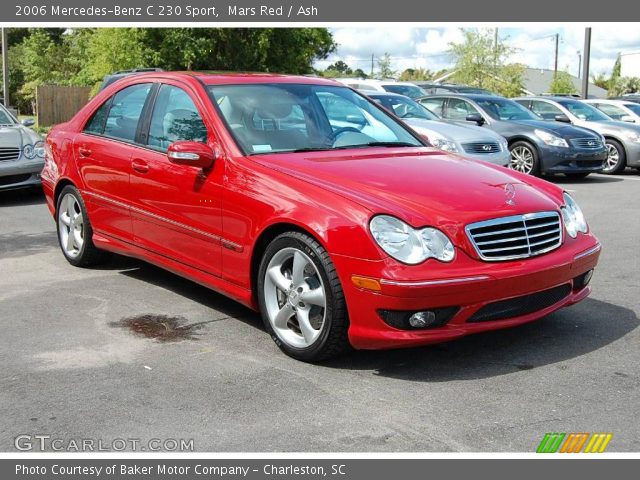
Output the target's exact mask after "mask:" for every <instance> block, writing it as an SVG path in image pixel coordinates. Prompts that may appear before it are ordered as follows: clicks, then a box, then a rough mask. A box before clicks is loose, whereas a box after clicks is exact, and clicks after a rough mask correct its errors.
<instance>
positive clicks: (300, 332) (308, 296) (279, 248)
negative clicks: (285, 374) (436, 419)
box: [257, 232, 349, 362]
mask: <svg viewBox="0 0 640 480" xmlns="http://www.w3.org/2000/svg"><path fill="white" fill-rule="evenodd" d="M257 296H258V302H259V305H260V313H261V315H262V319H263V321H264V324H265V327H266V329H267V331H268V332H269V334H270V335H271V338H273V340H274V342H276V344H277V345H278V347H280V349H281V350H282V351H283V352H284V353H286V354H287V355H289V356H290V357H293V358H295V359H297V360H302V361H306V362H318V361H322V360H326V359H328V358H332V357H336V356H338V355H340V354H342V353H344V352H345V351H347V350H348V349H349V340H348V337H347V330H348V326H349V321H348V318H347V309H346V304H345V300H344V293H343V291H342V286H341V284H340V280H339V278H338V274H337V272H336V269H335V267H334V265H333V262H332V261H331V259H330V258H329V254H328V253H327V251H326V250H325V249H324V248H323V247H322V246H321V245H320V244H319V243H318V242H317V241H315V240H314V239H313V238H312V237H310V236H309V235H306V234H304V233H300V232H287V233H283V234H281V235H279V236H278V237H276V238H275V239H274V240H273V241H272V242H271V243H270V244H269V246H268V247H267V249H266V251H265V253H264V255H263V257H262V260H261V262H260V268H259V271H258V281H257Z"/></svg>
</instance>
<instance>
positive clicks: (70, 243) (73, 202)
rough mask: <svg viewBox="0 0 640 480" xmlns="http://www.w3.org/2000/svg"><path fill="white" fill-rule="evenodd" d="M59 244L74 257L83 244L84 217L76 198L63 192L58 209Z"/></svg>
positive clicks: (68, 254)
mask: <svg viewBox="0 0 640 480" xmlns="http://www.w3.org/2000/svg"><path fill="white" fill-rule="evenodd" d="M58 232H59V235H60V245H61V246H62V248H63V250H64V252H65V253H66V254H67V256H69V257H70V258H76V257H77V256H78V255H79V254H80V252H81V251H82V246H83V245H84V219H83V216H82V209H81V208H80V203H79V202H78V199H77V198H76V197H75V196H74V195H72V194H71V193H67V194H65V196H64V197H62V200H61V201H60V207H59V209H58Z"/></svg>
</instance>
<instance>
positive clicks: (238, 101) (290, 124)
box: [209, 84, 423, 155]
mask: <svg viewBox="0 0 640 480" xmlns="http://www.w3.org/2000/svg"><path fill="white" fill-rule="evenodd" d="M209 92H210V94H211V97H212V100H213V101H214V102H215V104H216V106H217V108H218V110H219V112H220V113H221V116H222V118H223V119H224V121H225V123H226V125H227V128H228V129H229V131H230V132H231V134H232V135H233V137H234V138H235V140H236V142H237V144H238V146H239V147H240V148H241V149H242V150H243V151H244V153H245V154H247V155H260V154H268V153H285V152H301V151H316V150H317V151H322V150H340V149H346V148H368V147H385V146H389V147H394V146H397V147H419V146H422V145H423V144H422V143H421V141H420V140H418V139H417V138H416V137H415V136H414V135H413V134H412V133H410V132H409V131H408V130H407V129H406V128H405V127H403V126H402V125H401V124H400V123H399V122H397V121H396V120H394V119H393V118H392V117H391V116H389V115H388V114H387V113H385V112H384V111H383V110H381V109H380V108H378V107H376V106H375V105H373V104H372V103H371V102H369V101H367V100H365V99H364V98H363V97H362V96H360V95H358V94H357V93H355V92H354V91H353V90H351V89H349V88H346V87H338V86H324V85H306V84H250V85H249V84H247V85H211V86H209Z"/></svg>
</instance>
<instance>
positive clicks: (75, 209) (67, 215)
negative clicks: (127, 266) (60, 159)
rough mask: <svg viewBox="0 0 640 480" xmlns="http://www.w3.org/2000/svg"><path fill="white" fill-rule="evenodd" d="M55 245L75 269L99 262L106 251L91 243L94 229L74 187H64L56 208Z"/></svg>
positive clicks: (80, 196) (82, 201)
mask: <svg viewBox="0 0 640 480" xmlns="http://www.w3.org/2000/svg"><path fill="white" fill-rule="evenodd" d="M56 220H57V221H56V226H57V231H58V243H59V244H60V249H61V250H62V253H63V254H64V257H65V258H66V259H67V261H68V262H69V263H70V264H71V265H73V266H75V267H90V266H92V265H96V264H98V263H100V262H102V261H103V260H104V259H105V257H106V252H104V251H102V250H99V249H98V248H96V246H95V245H94V244H93V240H92V237H93V229H92V228H91V222H90V221H89V215H88V214H87V209H86V207H85V205H84V200H83V199H82V195H80V192H79V191H78V189H77V188H75V187H74V186H72V185H67V186H66V187H64V188H63V189H62V191H61V192H60V195H59V196H58V204H57V206H56Z"/></svg>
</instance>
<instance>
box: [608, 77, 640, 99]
mask: <svg viewBox="0 0 640 480" xmlns="http://www.w3.org/2000/svg"><path fill="white" fill-rule="evenodd" d="M638 92H640V78H638V77H620V78H618V79H617V80H616V81H615V83H614V84H613V85H612V86H611V88H610V89H609V96H611V97H616V96H619V95H625V94H627V93H638Z"/></svg>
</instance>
